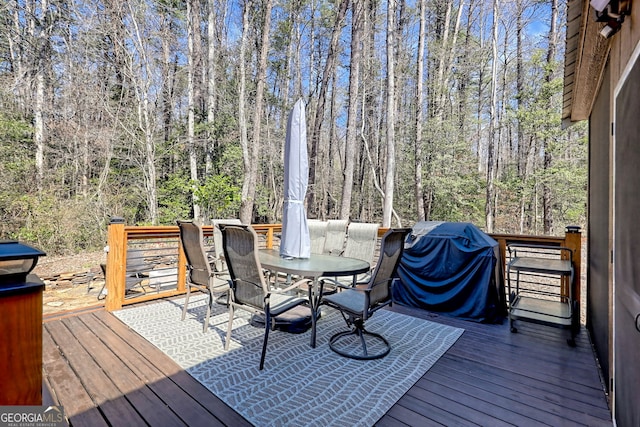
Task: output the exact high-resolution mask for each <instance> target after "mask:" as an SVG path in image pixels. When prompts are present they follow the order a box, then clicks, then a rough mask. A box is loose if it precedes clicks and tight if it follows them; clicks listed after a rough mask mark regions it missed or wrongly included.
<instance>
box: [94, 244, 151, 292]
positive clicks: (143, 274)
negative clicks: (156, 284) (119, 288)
mask: <svg viewBox="0 0 640 427" xmlns="http://www.w3.org/2000/svg"><path fill="white" fill-rule="evenodd" d="M100 269H101V270H102V275H103V276H104V285H102V289H100V292H98V300H103V299H105V298H106V297H107V264H104V263H102V264H100ZM125 269H126V272H125V285H124V292H125V296H126V294H127V293H130V292H131V291H133V290H135V289H136V288H138V287H139V288H140V290H141V291H142V293H143V294H144V293H146V292H147V290H146V289H145V287H144V284H143V283H144V282H143V281H144V280H145V279H146V278H147V277H149V275H148V272H149V269H150V267H149V265H148V264H147V263H146V262H145V261H144V253H143V252H142V250H140V249H128V250H127V265H126V267H125Z"/></svg>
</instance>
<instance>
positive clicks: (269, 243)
mask: <svg viewBox="0 0 640 427" xmlns="http://www.w3.org/2000/svg"><path fill="white" fill-rule="evenodd" d="M266 246H267V249H273V227H269V228H267V241H266Z"/></svg>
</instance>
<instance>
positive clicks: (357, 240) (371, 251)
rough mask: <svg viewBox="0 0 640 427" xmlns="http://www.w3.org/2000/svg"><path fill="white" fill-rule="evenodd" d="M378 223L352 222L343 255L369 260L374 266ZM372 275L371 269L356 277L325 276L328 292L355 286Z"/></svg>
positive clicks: (364, 281) (348, 229)
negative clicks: (337, 288)
mask: <svg viewBox="0 0 640 427" xmlns="http://www.w3.org/2000/svg"><path fill="white" fill-rule="evenodd" d="M379 228H380V226H379V225H378V224H370V223H363V222H352V223H350V224H349V226H348V228H347V241H346V243H345V246H344V251H343V252H342V256H345V257H349V258H357V259H361V260H364V261H367V262H368V263H369V265H371V266H372V268H373V258H374V256H375V253H376V244H377V243H378V229H379ZM370 276H371V271H369V272H367V273H364V274H360V275H358V276H356V277H353V278H349V277H340V278H338V277H323V278H322V280H323V281H324V283H325V287H326V289H327V292H330V291H332V290H335V288H336V287H344V286H353V285H355V284H356V283H366V281H367V280H368V279H369V277H370Z"/></svg>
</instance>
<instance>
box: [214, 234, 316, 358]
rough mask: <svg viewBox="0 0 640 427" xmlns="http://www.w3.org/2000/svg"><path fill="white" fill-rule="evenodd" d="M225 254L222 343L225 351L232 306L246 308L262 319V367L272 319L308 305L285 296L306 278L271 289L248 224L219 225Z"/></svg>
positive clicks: (272, 323) (302, 299)
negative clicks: (227, 284)
mask: <svg viewBox="0 0 640 427" xmlns="http://www.w3.org/2000/svg"><path fill="white" fill-rule="evenodd" d="M220 230H221V231H222V245H223V248H224V256H225V260H226V262H227V267H228V269H229V274H230V276H231V288H230V290H229V325H228V327H227V338H226V340H225V343H224V349H225V351H227V350H229V343H230V341H231V330H232V328H233V317H234V311H235V309H242V310H246V311H248V312H250V313H252V314H254V315H258V316H263V318H264V338H263V340H262V355H261V356H260V370H262V369H263V368H264V359H265V355H266V352H267V341H268V340H269V331H270V330H274V329H275V326H276V323H275V318H276V316H279V315H281V314H283V313H285V312H287V311H289V310H292V309H294V308H295V307H298V306H300V305H307V304H308V300H307V299H306V298H300V297H297V296H293V295H287V294H286V292H288V291H290V290H294V289H297V288H298V287H299V286H301V285H302V284H303V283H308V282H309V279H302V280H298V281H296V282H295V283H293V284H292V285H291V286H289V287H287V288H285V289H282V290H279V291H278V292H275V291H273V290H272V289H270V287H269V282H268V281H267V280H266V278H265V276H264V273H263V269H262V265H261V264H260V259H259V257H258V235H257V234H256V232H255V230H254V229H253V228H252V227H251V226H248V225H230V224H221V225H220Z"/></svg>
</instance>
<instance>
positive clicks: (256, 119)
mask: <svg viewBox="0 0 640 427" xmlns="http://www.w3.org/2000/svg"><path fill="white" fill-rule="evenodd" d="M264 6H265V8H264V9H265V10H264V25H263V27H262V43H261V48H260V59H259V61H258V74H257V75H256V102H255V109H254V112H253V132H252V135H253V136H252V140H253V141H252V142H253V143H252V144H251V151H250V162H249V177H248V178H247V177H245V180H246V181H247V197H246V199H243V200H242V203H241V205H240V219H241V220H242V222H244V223H250V222H251V220H252V217H253V204H254V199H255V193H256V185H257V181H258V158H259V153H260V145H261V143H260V133H261V130H262V126H261V121H262V115H263V111H262V109H263V107H262V105H263V102H264V88H265V80H266V77H267V54H268V53H269V30H270V28H271V9H272V7H273V1H272V0H266V1H265V4H264Z"/></svg>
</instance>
